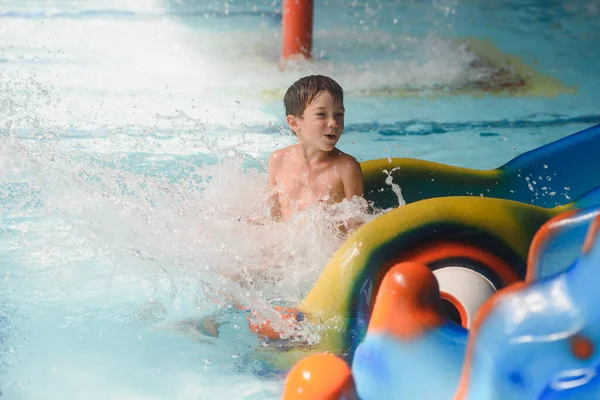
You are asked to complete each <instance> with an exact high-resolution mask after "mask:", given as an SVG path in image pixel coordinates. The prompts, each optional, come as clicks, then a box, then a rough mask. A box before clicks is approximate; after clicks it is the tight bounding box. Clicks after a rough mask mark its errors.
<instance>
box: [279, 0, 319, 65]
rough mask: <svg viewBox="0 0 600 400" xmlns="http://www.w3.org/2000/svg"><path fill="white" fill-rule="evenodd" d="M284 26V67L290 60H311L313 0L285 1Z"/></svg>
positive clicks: (282, 51)
mask: <svg viewBox="0 0 600 400" xmlns="http://www.w3.org/2000/svg"><path fill="white" fill-rule="evenodd" d="M282 25H283V47H282V49H281V61H282V66H283V65H284V64H285V61H286V60H289V59H293V58H305V59H309V58H310V57H311V52H312V30H313V29H312V28H313V0H283V18H282Z"/></svg>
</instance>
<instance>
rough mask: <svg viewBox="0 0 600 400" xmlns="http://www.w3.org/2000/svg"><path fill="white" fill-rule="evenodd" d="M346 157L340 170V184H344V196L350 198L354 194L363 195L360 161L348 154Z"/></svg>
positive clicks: (363, 186)
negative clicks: (346, 159)
mask: <svg viewBox="0 0 600 400" xmlns="http://www.w3.org/2000/svg"><path fill="white" fill-rule="evenodd" d="M348 158H349V159H348V161H347V162H346V161H345V162H344V164H345V165H344V168H343V170H342V184H343V185H344V196H345V197H346V199H347V200H350V199H352V197H354V196H359V197H363V196H364V194H365V185H364V180H363V174H362V169H361V167H360V163H359V162H358V161H356V159H355V158H354V157H351V156H348Z"/></svg>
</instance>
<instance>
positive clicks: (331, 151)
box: [268, 75, 364, 221]
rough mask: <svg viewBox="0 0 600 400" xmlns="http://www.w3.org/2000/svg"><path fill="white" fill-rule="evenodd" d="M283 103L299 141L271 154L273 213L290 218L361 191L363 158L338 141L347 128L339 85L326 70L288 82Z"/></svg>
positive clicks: (269, 165)
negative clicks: (312, 205) (357, 159)
mask: <svg viewBox="0 0 600 400" xmlns="http://www.w3.org/2000/svg"><path fill="white" fill-rule="evenodd" d="M283 103H284V106H285V112H286V115H287V117H286V120H287V123H288V125H289V127H290V129H291V130H292V131H293V132H294V133H295V134H296V136H297V137H298V143H297V144H295V145H293V146H289V147H286V148H284V149H281V150H277V151H275V152H274V153H273V154H271V156H270V157H269V163H268V170H269V181H268V182H269V189H270V191H271V193H272V195H271V197H270V199H269V208H270V212H271V216H272V217H273V218H275V219H276V220H283V221H287V220H289V219H290V218H291V217H292V215H293V214H294V213H296V212H299V211H302V210H303V209H304V208H306V207H307V206H309V205H311V204H315V203H318V202H324V203H329V204H331V203H339V202H341V201H342V200H344V199H347V200H350V199H352V197H354V196H360V197H362V196H363V194H364V186H363V176H362V171H361V168H360V164H359V163H358V161H356V159H355V158H354V157H352V156H350V155H348V154H346V153H343V152H341V151H340V150H338V149H337V148H336V147H335V145H336V144H337V142H338V140H339V139H340V136H341V135H342V131H343V130H344V93H343V90H342V88H341V87H340V85H339V84H338V83H337V82H336V81H334V80H333V79H331V78H329V77H327V76H323V75H311V76H306V77H304V78H301V79H299V80H298V81H296V82H295V83H294V84H293V85H292V86H290V88H289V89H288V90H287V92H286V93H285V96H284V98H283Z"/></svg>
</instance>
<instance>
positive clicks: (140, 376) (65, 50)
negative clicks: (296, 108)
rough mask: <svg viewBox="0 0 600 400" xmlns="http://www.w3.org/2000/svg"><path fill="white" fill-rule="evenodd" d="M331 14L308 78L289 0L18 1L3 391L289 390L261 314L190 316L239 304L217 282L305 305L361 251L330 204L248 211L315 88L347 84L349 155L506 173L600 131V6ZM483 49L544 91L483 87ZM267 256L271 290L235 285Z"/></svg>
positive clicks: (32, 394)
mask: <svg viewBox="0 0 600 400" xmlns="http://www.w3.org/2000/svg"><path fill="white" fill-rule="evenodd" d="M316 3H317V4H316V9H315V12H316V14H315V43H314V47H315V49H314V55H315V58H316V60H315V63H314V64H313V65H301V66H298V67H297V69H293V70H289V71H286V72H280V71H278V69H277V66H276V61H277V58H278V56H279V47H280V37H279V34H280V33H279V29H280V27H279V18H280V9H281V4H280V2H270V1H258V2H254V3H252V4H249V3H248V2H241V1H240V2H237V1H227V2H216V1H215V2H213V1H198V2H192V1H177V2H175V1H173V2H168V1H158V0H155V1H146V2H143V3H141V2H137V1H135V2H134V1H114V0H102V1H100V2H98V1H95V2H88V1H44V2H41V1H39V2H37V1H31V0H30V1H25V2H21V1H11V2H4V3H3V4H2V6H1V7H0V18H1V20H2V23H1V24H0V33H1V34H0V104H1V105H2V106H1V107H0V113H1V118H0V171H1V174H0V210H1V214H0V215H1V216H2V220H1V223H2V225H1V228H0V238H1V239H0V264H1V265H2V267H1V271H2V286H0V287H1V288H2V289H1V291H0V390H1V391H2V394H3V396H4V397H5V398H9V399H33V398H41V397H44V398H50V399H55V398H56V399H59V398H60V399H62V398H82V399H83V398H85V399H105V398H111V399H165V398H169V399H188V398H199V399H203V398H206V399H213V398H240V399H241V398H243V399H253V398H255V399H267V398H278V397H279V393H280V391H281V386H282V382H281V381H280V380H278V379H276V378H273V377H269V376H265V375H263V374H261V372H262V370H261V368H260V365H256V363H255V362H254V360H253V359H252V358H251V349H252V348H253V346H257V345H259V344H258V342H257V341H256V339H255V338H254V337H253V336H252V335H251V334H250V333H249V332H248V328H247V326H246V323H245V316H244V315H242V314H238V313H235V312H230V313H228V314H227V315H225V316H224V319H225V320H226V321H227V322H228V323H227V324H226V325H224V326H223V329H222V332H221V337H220V338H219V339H218V340H215V339H210V338H206V337H203V336H201V335H199V334H198V333H197V332H196V331H195V330H194V329H193V324H188V323H182V321H189V320H190V319H193V318H195V317H198V316H202V315H207V314H209V313H211V312H213V311H215V310H217V309H218V307H219V301H218V297H219V295H218V294H215V293H216V291H215V288H217V287H218V288H219V289H221V290H224V291H225V292H228V293H229V294H230V295H234V296H239V297H240V298H241V300H243V301H247V302H250V303H252V304H255V305H256V304H258V305H261V304H266V303H268V302H271V301H280V302H294V301H295V300H297V299H298V298H301V297H302V295H303V294H304V293H305V292H306V291H307V290H308V289H309V288H310V285H311V282H313V281H314V279H316V276H317V275H318V273H319V271H320V269H321V268H322V267H323V266H324V265H325V263H326V261H327V259H328V257H329V255H330V254H331V253H332V252H333V250H335V248H336V247H337V246H338V245H339V243H340V240H341V239H340V238H338V237H335V236H333V233H332V232H333V231H332V229H331V226H329V225H328V224H327V221H326V220H325V222H323V218H322V215H321V214H319V213H318V212H315V213H312V214H310V213H309V214H308V217H307V218H306V219H304V220H302V221H297V222H295V223H291V224H289V225H283V224H279V225H269V226H266V227H258V226H251V225H247V224H243V223H240V222H239V221H238V217H239V216H240V215H248V214H250V215H252V214H260V213H261V212H262V210H261V208H260V206H259V204H260V201H261V196H262V195H261V193H260V191H259V190H257V188H260V187H261V185H262V184H263V183H264V180H265V178H266V174H265V172H264V162H265V160H266V158H267V156H268V154H269V152H270V151H272V150H273V149H275V148H278V147H280V146H284V145H286V144H288V143H292V142H293V137H291V136H290V135H289V133H288V132H287V130H286V129H283V128H282V124H283V123H284V115H283V109H282V106H281V95H282V92H283V91H284V90H285V88H286V87H287V86H288V85H289V84H290V83H291V82H293V81H294V80H295V79H296V78H298V77H300V76H302V75H305V74H307V73H312V72H321V73H325V74H330V75H332V76H333V77H335V78H336V79H337V80H338V81H339V82H340V83H341V84H342V86H343V87H344V88H345V89H346V109H347V120H346V130H345V134H344V136H343V138H342V140H341V142H340V147H341V148H342V149H343V150H345V151H348V152H350V153H351V154H353V155H355V156H357V158H359V160H361V161H364V160H368V159H373V158H383V157H398V156H409V157H417V158H424V159H428V160H433V161H438V162H444V163H449V164H454V165H461V166H466V167H474V168H493V167H496V166H499V165H501V164H503V163H504V162H506V161H508V160H510V159H511V158H513V157H514V156H516V155H518V154H520V153H522V152H524V151H526V150H529V149H532V148H535V147H537V146H540V145H542V144H544V143H548V142H550V141H552V140H555V139H558V138H560V137H563V136H566V135H567V134H569V133H573V132H575V131H578V130H580V129H583V128H586V127H589V126H591V125H593V124H596V123H599V122H600V113H598V107H597V104H599V100H600V95H599V94H598V92H599V90H598V89H599V87H600V82H599V78H598V76H597V74H596V71H598V69H599V67H600V55H599V54H598V53H597V52H594V51H593V48H594V44H595V43H596V42H597V41H598V39H599V36H600V33H599V32H600V30H599V29H598V28H599V25H600V22H598V14H599V13H600V3H598V2H597V1H583V0H581V1H574V2H573V1H568V2H567V1H564V2H561V1H551V2H550V1H534V0H521V1H516V0H515V1H486V2H482V1H474V0H463V1H457V0H452V1H451V0H447V1H446V0H432V1H403V2H393V1H370V2H359V1H356V2H349V1H340V0H336V1H331V0H330V1H327V2H325V1H318V2H316ZM468 38H476V39H480V40H484V41H485V40H487V41H488V42H485V43H484V44H481V43H480V42H472V41H471V42H469V43H470V44H471V46H475V47H465V45H464V42H463V41H461V39H468ZM477 43H479V47H477ZM474 48H477V49H478V50H477V51H484V52H490V51H491V52H494V51H495V52H496V53H494V54H497V53H500V54H504V55H508V56H516V57H518V58H519V59H520V60H522V61H523V62H524V63H525V64H526V65H527V66H529V69H528V70H527V72H526V73H527V74H530V75H527V79H533V78H531V77H532V76H536V77H538V78H539V79H538V80H537V81H536V82H537V83H536V84H535V85H534V88H533V89H531V90H525V91H520V92H518V93H515V94H506V93H495V92H490V91H485V90H483V89H484V85H485V82H488V81H489V80H490V79H493V77H494V73H495V72H497V71H498V68H496V69H494V68H493V67H492V68H489V66H487V65H483V66H482V65H480V64H477V63H474V60H477V56H476V55H474V53H473V51H472V49H474ZM478 54H479V53H478ZM513 62H515V61H514V60H513ZM499 66H500V67H502V66H506V65H503V64H502V63H500V64H499V65H495V67H499ZM506 67H507V69H508V70H509V72H511V71H512V68H514V64H510V65H508V66H506ZM509 75H510V74H509ZM511 79H513V78H511ZM540 79H541V80H540ZM513 82H514V81H513ZM540 82H541V83H540ZM258 237H260V238H261V239H260V240H257V239H256V238H258ZM265 265H267V266H274V268H272V269H268V271H270V272H269V273H268V274H267V276H266V277H265V280H264V282H257V283H256V290H253V289H248V290H247V291H240V290H239V288H237V287H236V286H235V285H234V284H232V283H231V282H227V281H223V280H221V279H220V278H219V277H218V275H219V274H218V272H231V271H236V270H239V269H249V270H252V269H253V268H258V267H254V266H260V268H263V267H264V266H265ZM282 268H286V273H285V274H283V275H284V276H277V275H281V274H282ZM250 272H256V271H250ZM273 280H276V281H277V284H276V285H273V284H272V281H273ZM215 297H217V299H215Z"/></svg>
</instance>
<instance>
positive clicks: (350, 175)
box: [339, 156, 366, 234]
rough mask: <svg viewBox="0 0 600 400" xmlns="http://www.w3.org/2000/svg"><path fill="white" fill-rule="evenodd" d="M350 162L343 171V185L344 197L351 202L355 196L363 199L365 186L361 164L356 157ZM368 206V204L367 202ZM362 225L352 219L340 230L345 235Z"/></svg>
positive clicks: (340, 227) (350, 159)
mask: <svg viewBox="0 0 600 400" xmlns="http://www.w3.org/2000/svg"><path fill="white" fill-rule="evenodd" d="M348 158H349V159H348V161H347V162H345V166H344V168H343V169H342V184H343V185H344V196H345V197H346V199H347V200H351V199H352V198H353V197H354V196H358V197H361V198H362V197H363V196H364V193H365V186H364V180H363V174H362V168H361V167H360V163H359V162H358V161H356V159H355V158H354V157H351V156H348ZM365 205H366V202H365ZM360 225H362V221H360V220H358V219H356V218H350V219H349V220H347V221H344V223H343V224H342V225H341V226H339V230H340V231H341V232H343V233H344V234H347V233H349V232H350V231H353V230H355V229H357V228H358V227H359V226H360Z"/></svg>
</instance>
